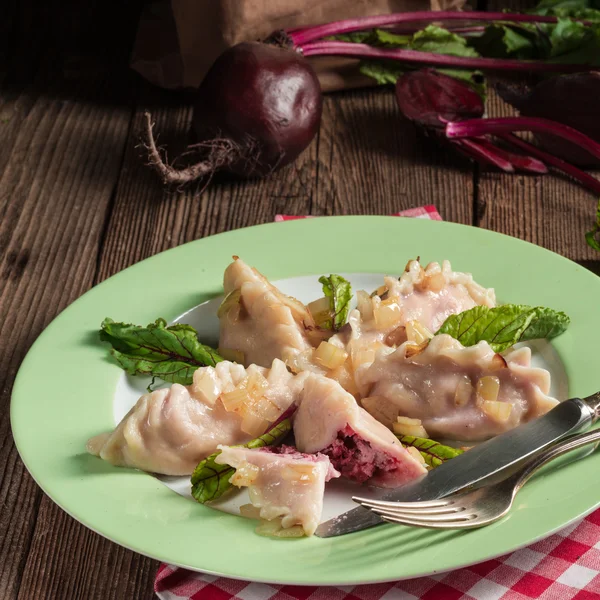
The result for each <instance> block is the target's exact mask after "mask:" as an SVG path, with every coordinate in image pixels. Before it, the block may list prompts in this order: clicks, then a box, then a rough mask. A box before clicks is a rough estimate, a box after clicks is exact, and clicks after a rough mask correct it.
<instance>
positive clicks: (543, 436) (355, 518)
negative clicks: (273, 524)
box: [315, 392, 600, 538]
mask: <svg viewBox="0 0 600 600" xmlns="http://www.w3.org/2000/svg"><path fill="white" fill-rule="evenodd" d="M599 416H600V392H597V393H596V394H593V395H592V396H588V397H587V398H583V399H581V398H572V399H571V400H566V401H565V402H561V403H560V404H558V405H557V406H555V407H554V408H553V409H552V410H551V411H549V412H547V413H546V414H545V415H543V416H542V417H539V418H537V419H535V420H533V421H530V422H529V423H526V424H524V425H520V426H519V427H516V428H515V429H513V430H511V431H507V432H506V433H502V434H500V435H498V436H496V437H494V438H492V439H491V440H488V441H487V442H483V443H482V444H479V445H478V446H475V447H474V448H471V449H469V450H468V451H467V452H464V453H463V454H461V455H459V456H457V457H455V458H453V459H452V460H449V461H448V462H445V463H443V464H441V465H440V466H439V467H436V468H435V469H433V470H432V471H430V472H429V473H427V474H425V475H423V476H422V477H420V478H419V479H418V480H416V481H413V482H411V483H409V484H407V485H405V486H402V487H401V488H399V489H395V490H392V491H390V492H387V493H386V494H384V495H383V496H381V498H380V499H382V500H390V501H396V502H416V501H419V500H436V499H437V498H443V497H444V496H448V495H449V494H452V493H454V492H457V491H459V490H462V489H464V488H466V487H469V486H472V485H474V484H476V483H480V482H481V481H483V480H485V479H487V478H488V477H492V476H493V475H497V474H498V473H500V472H502V471H504V470H506V469H509V468H510V467H512V466H514V465H516V464H517V463H519V462H521V461H522V460H523V459H525V458H527V457H528V456H532V455H533V454H535V453H536V452H539V451H540V450H542V449H544V448H546V447H547V446H549V445H550V444H553V443H554V442H556V441H558V440H560V439H561V438H563V437H565V436H566V435H569V434H571V433H576V432H577V431H579V430H581V429H583V428H584V427H587V426H589V425H591V424H592V423H594V422H595V421H596V419H597V418H598V417H599ZM381 523H383V521H382V519H381V518H380V517H379V516H377V515H376V514H375V513H373V512H371V511H370V510H368V509H366V508H363V507H362V506H359V507H357V508H354V509H352V510H349V511H347V512H345V513H344V514H342V515H339V516H337V517H334V518H333V519H330V520H329V521H326V522H325V523H321V525H319V527H318V528H317V531H316V532H315V533H316V535H317V536H319V537H322V538H328V537H335V536H338V535H344V534H346V533H352V532H354V531H361V530H362V529H367V528H368V527H373V526H374V525H380V524H381Z"/></svg>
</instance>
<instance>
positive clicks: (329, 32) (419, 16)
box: [287, 10, 590, 46]
mask: <svg viewBox="0 0 600 600" xmlns="http://www.w3.org/2000/svg"><path fill="white" fill-rule="evenodd" d="M575 20H580V19H575ZM441 21H482V22H491V21H511V22H515V23H519V22H520V23H556V22H557V19H556V18H555V17H545V16H540V15H521V14H512V13H502V12H482V11H471V12H459V11H443V10H442V11H433V12H432V11H418V12H407V13H395V14H392V15H378V16H374V17H362V18H358V19H347V20H344V21H334V22H333V23H327V24H325V25H316V26H315V27H306V28H304V29H295V30H289V31H287V33H288V35H289V36H290V38H291V39H292V41H293V43H294V45H295V46H303V45H304V44H306V43H308V42H313V41H314V40H320V39H322V38H324V37H329V36H333V35H340V34H342V33H350V32H352V31H364V30H365V29H373V28H374V27H386V26H389V25H397V24H399V23H415V22H430V23H434V22H435V23H438V22H441ZM580 21H581V22H582V23H584V24H585V25H589V24H590V23H589V21H585V20H580Z"/></svg>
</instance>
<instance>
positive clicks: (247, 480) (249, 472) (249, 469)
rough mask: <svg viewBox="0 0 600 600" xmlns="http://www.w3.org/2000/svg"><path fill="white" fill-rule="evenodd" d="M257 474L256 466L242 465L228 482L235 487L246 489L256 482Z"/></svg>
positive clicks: (258, 471)
mask: <svg viewBox="0 0 600 600" xmlns="http://www.w3.org/2000/svg"><path fill="white" fill-rule="evenodd" d="M259 473H260V469H259V468H258V467H257V466H256V465H253V464H251V463H244V464H243V465H242V466H240V467H238V468H237V469H236V470H235V473H234V474H233V475H232V476H231V478H230V479H229V482H230V483H231V484H233V485H235V486H236V487H248V486H249V485H252V484H253V483H254V482H255V481H256V478H257V477H258V474H259Z"/></svg>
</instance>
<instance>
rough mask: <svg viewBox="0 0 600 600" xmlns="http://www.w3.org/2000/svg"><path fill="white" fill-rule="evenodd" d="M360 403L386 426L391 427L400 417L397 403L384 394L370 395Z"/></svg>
mask: <svg viewBox="0 0 600 600" xmlns="http://www.w3.org/2000/svg"><path fill="white" fill-rule="evenodd" d="M360 403H361V404H362V407H363V408H364V409H365V410H366V411H367V412H368V413H369V414H370V415H371V416H372V417H373V418H374V419H377V421H379V422H380V423H383V425H385V426H386V427H391V426H392V424H393V423H395V422H396V419H397V418H398V408H397V407H396V405H395V404H393V403H392V402H391V401H390V400H388V399H387V398H384V397H383V396H368V397H367V398H363V399H362V400H361V401H360Z"/></svg>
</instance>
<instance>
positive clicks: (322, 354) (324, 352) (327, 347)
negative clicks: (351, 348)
mask: <svg viewBox="0 0 600 600" xmlns="http://www.w3.org/2000/svg"><path fill="white" fill-rule="evenodd" d="M347 358H348V353H347V352H346V351H345V350H343V349H342V348H339V347H338V346H334V345H333V344H330V343H329V342H321V343H320V344H319V347H318V348H317V349H316V350H315V353H314V359H315V361H316V362H318V363H319V364H320V365H323V366H324V367H325V368H326V369H336V368H337V367H340V366H341V365H343V364H344V363H345V362H346V359H347Z"/></svg>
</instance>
